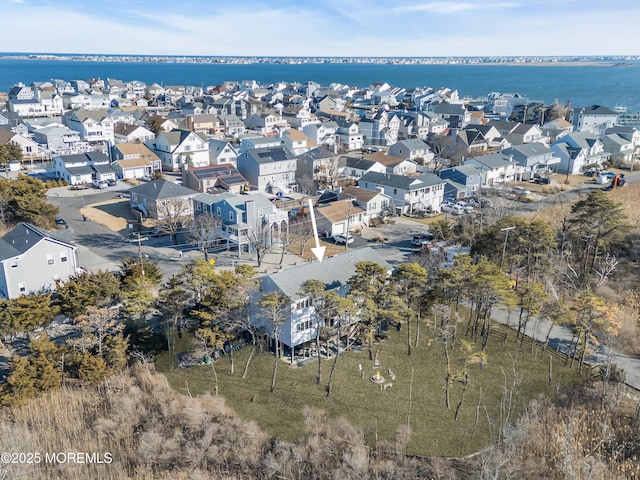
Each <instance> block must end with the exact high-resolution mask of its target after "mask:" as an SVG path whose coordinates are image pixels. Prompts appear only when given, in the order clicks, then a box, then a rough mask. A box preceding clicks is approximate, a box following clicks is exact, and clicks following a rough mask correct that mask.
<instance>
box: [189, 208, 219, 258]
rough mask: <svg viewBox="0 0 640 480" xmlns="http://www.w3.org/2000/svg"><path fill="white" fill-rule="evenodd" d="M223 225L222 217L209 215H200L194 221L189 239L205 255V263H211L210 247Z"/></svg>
mask: <svg viewBox="0 0 640 480" xmlns="http://www.w3.org/2000/svg"><path fill="white" fill-rule="evenodd" d="M221 224H222V220H221V219H220V217H218V216H215V215H211V214H208V213H205V214H203V215H198V216H197V217H196V218H195V220H194V221H193V228H192V229H191V233H190V235H189V237H190V240H191V241H192V242H193V243H195V244H196V246H197V247H198V249H199V250H201V251H202V253H203V254H204V260H205V262H208V261H209V246H210V245H211V242H212V241H215V239H216V234H217V231H218V229H219V228H220V225H221Z"/></svg>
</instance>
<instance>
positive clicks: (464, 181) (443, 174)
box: [438, 165, 482, 198]
mask: <svg viewBox="0 0 640 480" xmlns="http://www.w3.org/2000/svg"><path fill="white" fill-rule="evenodd" d="M438 176H439V177H440V178H442V179H443V180H447V181H450V182H454V183H455V184H456V185H455V188H456V190H458V192H459V193H458V194H457V195H456V197H455V198H463V197H470V196H472V195H476V194H477V193H478V192H480V187H481V185H482V170H480V169H479V168H478V167H476V166H475V165H458V166H456V167H451V168H444V169H442V170H440V171H439V172H438ZM459 186H462V188H460V187H459ZM446 190H447V188H446V187H445V196H447V197H448V196H450V195H449V192H447V191H446Z"/></svg>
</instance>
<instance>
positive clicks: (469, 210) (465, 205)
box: [456, 200, 473, 213]
mask: <svg viewBox="0 0 640 480" xmlns="http://www.w3.org/2000/svg"><path fill="white" fill-rule="evenodd" d="M456 205H458V206H459V207H462V210H464V212H465V213H472V212H473V207H472V206H471V205H469V204H468V203H467V202H463V201H462V200H460V201H458V202H456Z"/></svg>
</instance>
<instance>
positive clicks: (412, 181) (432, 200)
mask: <svg viewBox="0 0 640 480" xmlns="http://www.w3.org/2000/svg"><path fill="white" fill-rule="evenodd" d="M444 184H445V181H444V180H442V179H441V178H439V177H438V176H436V175H434V174H432V173H423V174H421V175H417V176H414V177H405V176H404V175H394V174H389V173H377V172H369V173H367V174H365V175H364V176H363V177H362V178H361V179H360V180H359V182H358V186H359V187H360V188H365V189H367V190H378V191H381V192H382V193H384V194H385V195H387V196H388V197H390V198H391V200H392V202H393V205H394V207H395V209H396V211H397V212H398V213H400V214H404V213H413V212H414V211H429V210H432V211H434V212H439V211H440V204H441V203H442V202H443V200H444Z"/></svg>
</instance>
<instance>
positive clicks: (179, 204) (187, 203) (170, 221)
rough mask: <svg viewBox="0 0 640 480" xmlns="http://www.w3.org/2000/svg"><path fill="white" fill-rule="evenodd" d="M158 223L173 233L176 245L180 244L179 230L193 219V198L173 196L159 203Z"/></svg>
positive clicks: (169, 232)
mask: <svg viewBox="0 0 640 480" xmlns="http://www.w3.org/2000/svg"><path fill="white" fill-rule="evenodd" d="M156 208H157V214H158V225H159V227H160V228H161V229H162V230H164V231H165V232H167V233H168V234H169V235H171V240H172V241H173V244H174V245H177V244H178V232H179V231H180V229H181V228H184V227H185V226H186V225H187V224H188V223H189V222H190V220H191V200H190V199H188V198H183V197H172V198H167V199H163V200H159V201H158V203H157V207H156Z"/></svg>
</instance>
